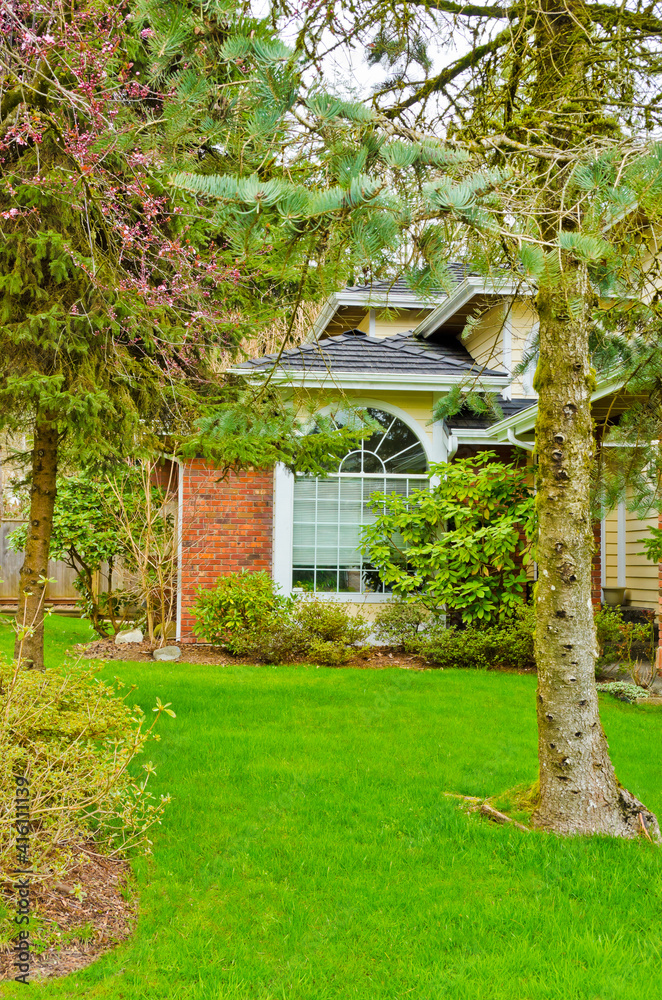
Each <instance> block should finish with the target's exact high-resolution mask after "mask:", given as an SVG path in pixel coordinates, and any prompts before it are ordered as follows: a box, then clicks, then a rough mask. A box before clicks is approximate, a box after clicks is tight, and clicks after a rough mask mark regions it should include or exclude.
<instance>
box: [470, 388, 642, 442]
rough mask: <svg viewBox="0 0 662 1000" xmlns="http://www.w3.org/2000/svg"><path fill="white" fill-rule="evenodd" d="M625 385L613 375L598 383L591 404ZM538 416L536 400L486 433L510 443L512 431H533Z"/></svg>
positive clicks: (517, 432) (488, 429)
mask: <svg viewBox="0 0 662 1000" xmlns="http://www.w3.org/2000/svg"><path fill="white" fill-rule="evenodd" d="M623 385H624V378H623V376H622V375H611V376H610V377H608V378H605V379H603V381H602V382H599V383H598V386H597V388H596V390H595V392H592V393H591V402H592V403H597V402H598V400H600V399H604V397H605V396H609V394H610V393H612V392H617V391H618V390H619V389H622V388H623ZM537 416H538V400H537V399H534V400H531V406H527V407H526V408H525V409H523V410H520V411H519V413H514V414H513V415H512V417H505V418H504V419H503V420H500V421H499V422H498V423H496V424H492V426H491V427H488V428H486V430H485V433H486V434H489V435H490V437H496V438H499V440H504V439H507V440H509V441H510V437H509V432H510V431H512V433H513V434H520V433H522V432H526V431H532V430H533V428H534V427H535V423H536V418H537ZM511 443H512V442H511ZM520 447H526V444H521V445H520Z"/></svg>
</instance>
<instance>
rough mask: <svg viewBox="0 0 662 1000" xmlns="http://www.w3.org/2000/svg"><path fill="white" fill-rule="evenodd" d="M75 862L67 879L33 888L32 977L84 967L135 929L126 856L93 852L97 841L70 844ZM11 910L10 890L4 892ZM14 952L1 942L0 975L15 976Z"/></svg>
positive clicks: (8, 977) (0, 976) (63, 974)
mask: <svg viewBox="0 0 662 1000" xmlns="http://www.w3.org/2000/svg"><path fill="white" fill-rule="evenodd" d="M71 851H72V853H73V854H74V855H75V856H76V863H75V865H74V867H73V868H71V869H70V871H69V872H68V874H67V878H66V882H49V883H48V884H39V883H35V884H34V885H33V886H32V887H31V898H30V901H31V904H32V918H31V932H30V933H31V938H32V941H33V943H34V942H35V941H36V943H37V949H35V951H34V952H33V953H32V956H31V960H30V979H45V978H49V977H51V976H65V975H68V974H69V973H70V972H75V971H77V970H78V969H83V968H85V966H87V965H89V964H90V963H91V962H94V961H95V960H96V959H97V958H99V956H100V955H103V954H105V952H107V951H109V950H110V949H111V948H112V947H114V946H115V945H116V944H118V943H119V942H120V941H123V940H125V938H127V937H128V936H129V934H131V933H132V931H133V928H134V926H135V920H136V905H135V902H134V900H133V899H132V898H131V897H130V894H129V892H128V888H127V887H128V884H129V878H130V869H129V866H128V864H127V863H126V862H125V861H120V860H118V859H116V858H108V857H104V856H103V855H100V854H97V853H96V852H95V851H94V844H90V843H87V844H77V845H75V846H74V847H72V848H71ZM3 895H4V896H5V904H6V905H7V906H8V907H9V908H10V909H11V907H12V905H13V904H12V900H11V895H10V893H7V894H4V893H3ZM13 963H14V954H13V952H12V951H11V950H8V949H7V948H1V947H0V979H13V978H14V976H15V975H16V974H17V973H16V969H15V968H14V964H13Z"/></svg>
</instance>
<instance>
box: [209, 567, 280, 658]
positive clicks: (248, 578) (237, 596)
mask: <svg viewBox="0 0 662 1000" xmlns="http://www.w3.org/2000/svg"><path fill="white" fill-rule="evenodd" d="M292 601H293V599H292V598H287V597H283V595H282V594H278V593H277V592H276V586H275V585H274V582H273V580H272V579H271V577H270V576H269V574H268V573H265V572H264V571H260V572H257V573H246V572H242V573H230V574H228V576H221V577H219V579H218V580H217V581H216V586H215V587H214V588H213V589H211V590H203V589H202V588H201V589H200V590H198V593H197V597H196V601H195V607H194V609H193V616H194V617H195V619H196V624H195V626H194V629H193V631H194V632H195V634H196V635H199V636H202V637H203V638H204V639H206V640H207V642H211V643H212V645H214V646H222V647H223V649H227V650H228V652H230V653H233V654H236V655H242V654H245V653H246V642H247V641H248V640H249V637H250V636H253V637H254V639H255V640H258V639H259V638H260V635H261V633H265V634H264V639H265V640H266V639H268V638H269V636H268V634H267V632H268V630H273V629H274V628H275V627H277V626H278V625H279V624H281V623H282V622H284V621H285V620H286V616H287V612H288V610H289V608H290V607H291V605H292Z"/></svg>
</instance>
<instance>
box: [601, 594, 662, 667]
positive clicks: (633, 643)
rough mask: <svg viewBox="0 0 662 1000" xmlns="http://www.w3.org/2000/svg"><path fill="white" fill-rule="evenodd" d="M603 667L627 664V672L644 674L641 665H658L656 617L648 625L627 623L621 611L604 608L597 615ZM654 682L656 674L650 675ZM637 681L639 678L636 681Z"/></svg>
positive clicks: (651, 616) (651, 617)
mask: <svg viewBox="0 0 662 1000" xmlns="http://www.w3.org/2000/svg"><path fill="white" fill-rule="evenodd" d="M595 628H596V633H597V639H598V650H599V654H600V664H598V668H599V666H600V665H601V664H608V663H614V662H616V661H618V660H622V661H623V664H624V666H623V669H624V670H628V671H629V672H630V673H633V674H634V673H635V672H641V664H640V662H639V661H641V660H642V659H643V660H649V661H650V662H651V663H654V661H655V632H654V626H653V613H652V612H651V613H650V619H649V620H648V621H639V622H634V621H625V619H624V617H623V613H622V611H621V610H620V609H619V608H609V607H604V608H601V609H600V610H599V611H598V612H597V613H596V615H595ZM650 674H651V682H652V680H654V679H655V671H654V670H653V671H650ZM635 679H636V678H635Z"/></svg>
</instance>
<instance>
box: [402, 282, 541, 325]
mask: <svg viewBox="0 0 662 1000" xmlns="http://www.w3.org/2000/svg"><path fill="white" fill-rule="evenodd" d="M522 292H523V286H522V284H521V283H520V282H515V281H501V282H493V281H486V280H485V279H484V278H479V277H472V276H469V277H467V278H465V279H464V281H463V282H462V284H460V285H458V286H457V288H456V289H455V291H454V292H452V293H451V294H450V295H449V296H448V298H446V299H444V301H443V302H442V303H441V304H440V305H438V306H437V308H436V309H435V310H434V311H433V312H431V313H430V315H429V316H426V317H425V319H424V320H422V321H421V322H420V323H419V324H418V326H417V327H416V329H415V330H414V331H413V336H418V337H424V338H426V339H427V338H428V337H431V336H432V334H433V333H435V332H436V330H437V329H438V328H439V327H440V326H442V325H443V324H444V323H447V322H448V320H449V319H452V318H453V316H454V315H455V313H456V312H458V310H459V309H461V308H462V306H465V305H466V304H467V302H470V301H471V299H473V298H475V296H476V295H506V296H508V295H517V294H521V293H522Z"/></svg>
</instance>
